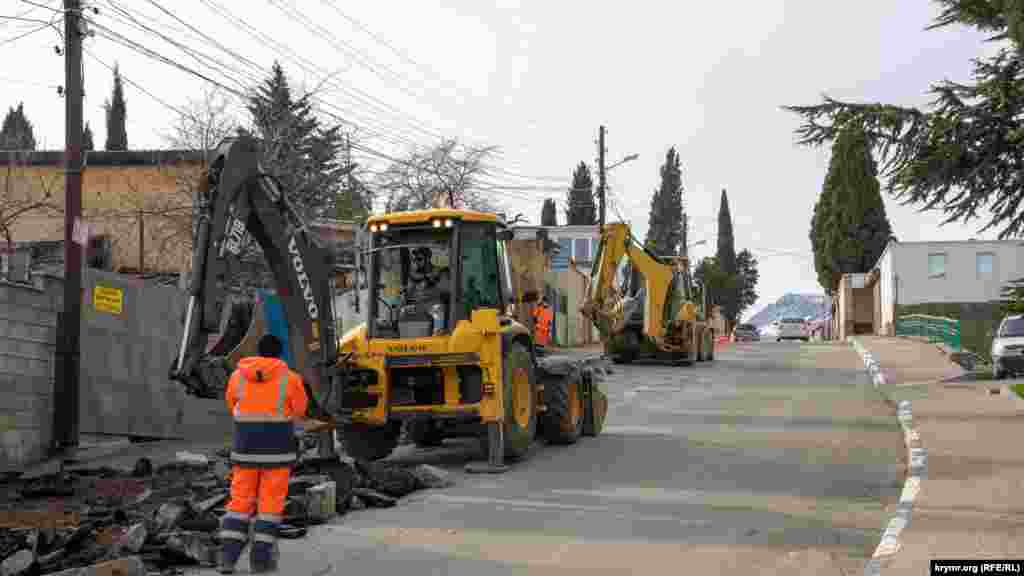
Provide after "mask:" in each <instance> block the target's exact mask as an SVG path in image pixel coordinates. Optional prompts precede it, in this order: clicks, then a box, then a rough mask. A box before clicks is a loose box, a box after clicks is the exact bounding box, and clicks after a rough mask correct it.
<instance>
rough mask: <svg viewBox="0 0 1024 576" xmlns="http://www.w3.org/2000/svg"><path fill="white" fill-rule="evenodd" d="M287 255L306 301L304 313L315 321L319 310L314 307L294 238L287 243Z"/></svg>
mask: <svg viewBox="0 0 1024 576" xmlns="http://www.w3.org/2000/svg"><path fill="white" fill-rule="evenodd" d="M288 253H289V254H291V256H292V268H294V269H295V277H296V278H297V279H298V281H299V289H301V290H302V298H303V299H305V300H306V311H307V312H309V318H310V320H316V319H317V317H318V316H319V315H320V310H319V309H318V308H317V307H316V298H314V297H313V286H312V285H311V284H310V282H309V276H307V275H306V266H305V264H304V263H303V262H302V254H300V253H299V246H298V244H296V242H295V236H292V239H291V241H290V242H288Z"/></svg>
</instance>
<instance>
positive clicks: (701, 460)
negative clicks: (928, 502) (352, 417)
mask: <svg viewBox="0 0 1024 576" xmlns="http://www.w3.org/2000/svg"><path fill="white" fill-rule="evenodd" d="M604 386H605V389H606V390H607V392H608V394H609V398H610V403H611V406H610V409H609V416H608V421H607V426H606V429H605V431H604V433H603V434H602V435H601V436H599V437H597V438H584V439H583V440H581V441H580V442H579V443H578V444H576V445H573V446H567V447H556V446H540V447H538V449H537V450H536V452H535V454H534V455H533V456H532V457H531V458H530V459H529V460H528V461H527V462H524V463H520V464H517V465H515V467H514V468H513V469H512V470H511V471H509V472H508V473H506V474H504V475H502V476H474V475H465V474H464V473H463V472H462V470H461V468H462V465H463V464H464V463H465V462H466V461H467V459H468V458H471V457H475V454H474V452H473V448H472V446H473V445H472V444H468V445H467V444H455V445H448V446H445V447H443V448H439V449H434V450H415V449H412V448H408V449H405V448H404V449H403V450H402V452H401V453H399V454H397V455H396V457H397V458H399V459H401V460H403V461H409V462H425V463H431V464H435V465H439V466H443V467H445V468H447V469H449V470H450V472H451V473H452V475H453V477H454V479H455V480H456V484H455V486H453V487H451V488H448V489H444V490H433V491H427V492H422V493H417V494H415V495H412V496H410V497H407V498H406V499H404V500H403V501H402V502H401V503H400V504H399V505H398V506H397V507H395V508H391V509H369V510H361V511H356V512H350V513H348V514H346V515H345V516H344V517H342V518H339V519H338V520H337V521H336V523H334V524H332V525H329V526H324V527H320V528H318V529H316V530H315V531H314V532H312V533H311V534H310V535H309V536H308V537H307V538H305V539H302V540H297V541H285V542H283V544H282V558H281V562H282V572H283V573H289V574H335V573H337V574H341V573H349V574H375V575H376V574H382V575H383V574H387V575H394V576H403V575H405V574H409V575H416V576H423V575H425V574H467V575H468V574H473V575H476V576H479V575H484V576H491V575H504V574H527V573H529V574H555V573H558V574H565V573H581V574H582V573H586V574H588V575H591V576H592V575H594V574H630V573H642V572H643V573H648V572H649V571H650V570H652V569H654V570H666V571H670V573H688V574H787V575H789V574H816V575H818V574H859V573H861V572H862V570H863V565H864V562H865V561H866V560H867V558H868V557H869V556H870V554H871V552H872V551H873V548H874V547H875V546H876V545H877V544H878V540H879V537H880V533H881V529H882V528H883V526H884V524H885V522H886V521H887V519H888V517H887V515H886V514H885V508H886V506H890V507H891V506H893V505H894V504H895V502H896V500H897V499H898V498H899V491H900V488H901V486H902V481H903V475H904V469H903V464H902V458H903V450H902V447H903V439H902V436H901V433H900V429H899V426H898V424H897V422H896V419H895V418H894V413H895V410H894V408H892V407H891V406H889V405H887V404H885V403H884V401H883V400H882V398H881V397H880V396H879V395H878V394H877V393H876V392H875V391H874V390H873V389H872V388H871V387H870V386H869V385H868V383H867V379H866V377H865V375H864V371H863V366H862V365H861V364H860V359H859V358H858V357H857V355H856V354H855V353H854V352H853V351H852V349H850V348H849V347H848V346H843V345H834V344H803V343H796V342H794V343H774V342H772V343H759V344H743V345H729V347H728V348H727V349H724V350H721V351H719V353H718V358H717V359H716V361H715V362H714V363H713V364H711V365H704V364H701V365H698V366H696V367H668V366H658V365H630V366H615V372H614V374H612V375H611V376H610V377H609V378H608V380H606V381H605V382H604ZM240 568H242V567H240ZM680 570H682V571H680ZM242 572H244V570H242ZM666 573H669V572H666Z"/></svg>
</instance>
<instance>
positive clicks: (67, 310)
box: [54, 0, 85, 449]
mask: <svg viewBox="0 0 1024 576" xmlns="http://www.w3.org/2000/svg"><path fill="white" fill-rule="evenodd" d="M81 14H82V5H81V0H64V98H65V108H64V114H65V124H66V125H65V151H64V311H63V313H62V320H63V322H62V329H61V336H62V338H61V341H60V352H61V354H60V355H61V367H62V368H63V370H62V371H61V372H62V373H61V374H58V375H57V387H56V392H57V394H56V398H55V400H56V402H55V410H54V412H55V418H56V423H57V426H56V427H55V429H54V444H55V447H57V448H58V449H59V448H66V447H77V446H78V433H79V430H78V424H79V423H78V410H79V397H80V394H79V370H78V367H79V345H80V343H81V338H80V336H81V330H82V246H81V245H79V244H78V240H79V239H80V238H81V237H84V236H85V234H84V230H85V223H84V222H81V216H82V87H83V83H82V25H81V22H82V21H81ZM77 227H80V228H81V233H80V234H77V235H76V234H75V232H76V228H77Z"/></svg>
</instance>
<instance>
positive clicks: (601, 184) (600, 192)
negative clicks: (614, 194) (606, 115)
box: [597, 126, 607, 226]
mask: <svg viewBox="0 0 1024 576" xmlns="http://www.w3.org/2000/svg"><path fill="white" fill-rule="evenodd" d="M604 151H605V150H604V126H601V128H600V129H599V130H598V132H597V182H598V184H597V197H598V201H599V202H600V206H601V218H600V223H601V226H604V215H605V193H606V191H607V190H606V188H605V178H604V172H605V170H604Z"/></svg>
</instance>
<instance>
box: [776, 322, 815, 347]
mask: <svg viewBox="0 0 1024 576" xmlns="http://www.w3.org/2000/svg"><path fill="white" fill-rule="evenodd" d="M810 338H811V331H810V327H809V326H808V325H807V321H806V320H804V319H803V318H783V319H782V320H780V321H779V332H778V334H776V335H775V341H776V342H780V341H782V340H803V341H804V342H807V341H808V340H810Z"/></svg>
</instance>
